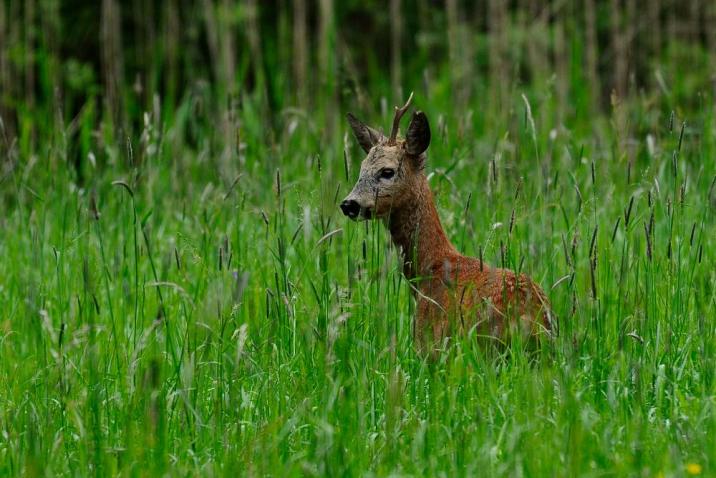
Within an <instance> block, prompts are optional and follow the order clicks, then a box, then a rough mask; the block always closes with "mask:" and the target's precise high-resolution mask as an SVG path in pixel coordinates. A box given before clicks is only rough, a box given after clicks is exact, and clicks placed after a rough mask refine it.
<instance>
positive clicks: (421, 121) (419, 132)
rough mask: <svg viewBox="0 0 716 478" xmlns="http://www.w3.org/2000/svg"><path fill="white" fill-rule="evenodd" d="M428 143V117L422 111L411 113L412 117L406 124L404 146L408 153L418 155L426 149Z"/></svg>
mask: <svg viewBox="0 0 716 478" xmlns="http://www.w3.org/2000/svg"><path fill="white" fill-rule="evenodd" d="M429 145H430V125H429V124H428V117H427V116H425V113H423V112H422V111H416V112H415V113H413V119H411V120H410V124H409V125H408V132H407V133H406V134H405V147H406V149H407V150H408V154H410V155H412V156H418V155H421V154H423V152H424V151H425V150H426V149H428V146H429Z"/></svg>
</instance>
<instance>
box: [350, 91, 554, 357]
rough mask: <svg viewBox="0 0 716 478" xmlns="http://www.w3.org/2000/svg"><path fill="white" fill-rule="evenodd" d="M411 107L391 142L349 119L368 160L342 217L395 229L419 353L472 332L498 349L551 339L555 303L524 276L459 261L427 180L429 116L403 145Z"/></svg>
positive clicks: (417, 119)
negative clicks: (400, 134)
mask: <svg viewBox="0 0 716 478" xmlns="http://www.w3.org/2000/svg"><path fill="white" fill-rule="evenodd" d="M411 98H412V95H411ZM409 103H410V100H408V104H406V106H405V107H404V108H402V109H396V119H395V120H394V122H393V132H392V133H391V136H390V138H388V139H386V138H385V137H384V136H383V135H382V134H381V133H379V132H378V131H376V130H373V129H372V128H370V127H368V126H366V125H364V124H363V123H361V122H359V121H358V120H357V119H355V118H354V117H353V116H352V115H349V116H348V120H349V122H350V124H351V127H352V128H353V131H354V133H355V135H356V138H357V139H358V142H359V143H360V144H361V146H362V147H363V149H364V150H365V151H366V153H368V156H367V157H366V159H365V160H364V161H363V163H362V165H361V173H360V178H359V180H358V182H357V184H356V186H355V187H354V188H353V191H352V192H351V193H350V194H349V195H348V197H347V198H346V199H345V200H344V201H343V202H342V203H341V209H342V210H343V212H344V214H346V215H347V216H349V217H350V218H351V219H354V220H356V219H370V218H381V219H382V220H383V221H384V223H385V224H386V226H387V227H388V229H389V231H390V234H391V237H392V240H393V243H394V244H395V245H396V246H397V247H398V248H399V249H400V251H401V254H402V258H403V272H404V274H405V276H406V278H407V279H408V280H409V281H410V283H411V288H412V290H413V292H414V294H415V297H416V301H417V316H416V319H415V327H414V336H415V342H416V344H417V346H418V348H419V349H421V350H423V351H427V350H435V349H436V347H439V346H440V345H441V344H442V343H443V342H444V340H445V339H447V338H448V337H450V336H451V335H454V334H455V333H467V332H469V331H474V332H475V333H476V335H478V336H480V337H483V338H486V339H488V340H490V339H494V340H496V341H498V342H503V341H504V340H506V339H509V337H510V336H511V335H512V334H514V333H515V332H517V333H520V334H521V335H522V336H524V337H525V338H530V339H532V338H538V337H539V336H540V335H542V334H543V333H548V332H549V331H550V330H551V316H550V310H549V303H548V301H547V298H546V297H545V294H544V292H542V290H541V289H540V288H539V286H537V285H536V284H535V283H534V282H533V281H532V280H531V279H530V278H529V277H528V276H526V275H524V274H520V275H516V274H515V273H514V272H512V271H510V270H507V269H498V268H492V267H489V266H488V265H487V264H484V263H482V261H481V260H479V259H475V258H472V257H467V256H464V255H462V254H460V253H459V252H458V251H457V249H455V247H454V246H453V245H452V243H451V242H450V240H449V239H448V238H447V236H446V234H445V231H444V230H443V227H442V225H441V223H440V218H439V216H438V213H437V209H436V208H435V203H434V200H433V195H432V192H431V191H430V187H429V185H428V181H427V178H426V176H425V173H424V172H423V168H424V164H425V160H426V158H425V150H426V149H427V146H428V144H429V142H430V129H429V126H428V123H427V118H426V117H425V115H424V114H423V113H421V112H416V113H415V114H414V115H413V119H412V121H411V123H410V126H409V127H408V131H407V133H406V139H405V140H398V139H397V125H398V123H399V121H400V116H402V114H403V113H404V112H405V110H407V107H408V106H409Z"/></svg>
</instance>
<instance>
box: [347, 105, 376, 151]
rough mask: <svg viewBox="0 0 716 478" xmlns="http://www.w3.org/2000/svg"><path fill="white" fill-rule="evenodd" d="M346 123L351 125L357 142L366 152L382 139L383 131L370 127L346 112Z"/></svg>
mask: <svg viewBox="0 0 716 478" xmlns="http://www.w3.org/2000/svg"><path fill="white" fill-rule="evenodd" d="M348 123H349V124H350V125H351V129H352V130H353V135H354V136H355V137H356V139H357V140H358V144H360V147H361V148H363V151H365V152H366V153H367V152H368V151H370V148H372V147H373V146H375V145H376V144H378V143H380V142H381V141H383V139H384V136H383V133H381V132H380V131H377V130H375V129H373V128H371V127H370V126H368V125H367V124H365V123H363V122H362V121H360V120H359V119H358V118H356V117H355V116H353V115H352V114H350V113H348Z"/></svg>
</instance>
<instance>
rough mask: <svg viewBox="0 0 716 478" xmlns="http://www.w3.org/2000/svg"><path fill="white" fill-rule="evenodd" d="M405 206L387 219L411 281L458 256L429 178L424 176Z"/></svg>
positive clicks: (404, 268)
mask: <svg viewBox="0 0 716 478" xmlns="http://www.w3.org/2000/svg"><path fill="white" fill-rule="evenodd" d="M405 204H406V205H405V206H401V207H398V208H394V209H393V210H392V211H391V213H390V216H389V217H388V219H387V225H388V229H389V230H390V234H391V236H392V239H393V243H394V244H395V245H396V246H398V248H399V249H400V250H401V253H402V256H403V272H404V273H405V275H406V277H407V278H408V279H412V278H414V277H416V276H430V275H431V271H432V268H433V267H434V266H435V265H436V264H439V263H441V262H443V261H444V260H445V259H446V258H447V257H449V256H452V255H455V254H457V250H456V249H455V247H454V246H453V245H452V243H450V240H449V239H448V238H447V235H446V234H445V230H444V229H443V226H442V224H441V223H440V217H439V216H438V211H437V209H436V208H435V201H434V199H433V194H432V192H431V191H430V187H429V186H428V181H427V178H426V177H425V175H423V174H420V177H419V178H417V184H416V185H415V187H414V188H413V190H412V193H411V197H410V199H409V200H407V201H405Z"/></svg>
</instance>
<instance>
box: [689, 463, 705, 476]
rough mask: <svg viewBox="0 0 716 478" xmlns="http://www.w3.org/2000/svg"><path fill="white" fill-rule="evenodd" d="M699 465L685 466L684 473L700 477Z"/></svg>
mask: <svg viewBox="0 0 716 478" xmlns="http://www.w3.org/2000/svg"><path fill="white" fill-rule="evenodd" d="M701 469H702V468H701V465H699V464H698V463H689V464H688V465H686V472H687V473H688V474H689V475H700V474H701Z"/></svg>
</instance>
